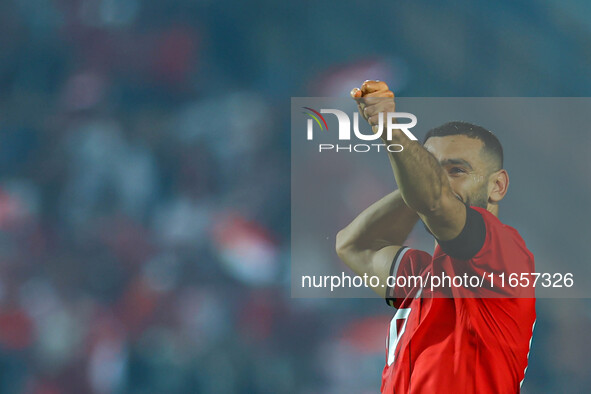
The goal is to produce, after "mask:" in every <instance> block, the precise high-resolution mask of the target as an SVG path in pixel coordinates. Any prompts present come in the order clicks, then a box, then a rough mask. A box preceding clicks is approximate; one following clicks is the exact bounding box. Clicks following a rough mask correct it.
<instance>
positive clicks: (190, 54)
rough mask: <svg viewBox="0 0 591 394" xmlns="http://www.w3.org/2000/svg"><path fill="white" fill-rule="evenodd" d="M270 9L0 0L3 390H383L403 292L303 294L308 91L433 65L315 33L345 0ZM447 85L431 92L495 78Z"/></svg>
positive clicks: (177, 1)
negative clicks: (295, 251) (300, 248)
mask: <svg viewBox="0 0 591 394" xmlns="http://www.w3.org/2000/svg"><path fill="white" fill-rule="evenodd" d="M253 3H254V4H248V3H246V2H239V1H229V0H227V1H220V2H214V1H206V0H200V1H185V0H174V1H167V2H158V1H155V0H59V1H51V0H10V1H4V2H0V48H1V49H2V50H1V51H0V393H35V394H62V393H100V394H102V393H167V394H170V393H295V392H301V393H344V392H350V393H361V392H367V393H370V392H376V390H377V386H378V385H379V378H380V372H381V368H382V367H383V361H384V344H383V340H384V333H385V327H386V324H387V322H388V321H389V320H390V311H389V310H388V309H387V308H386V307H385V304H383V303H381V302H379V301H376V300H373V301H372V300H339V301H338V302H337V301H336V300H298V299H291V298H290V293H289V283H290V282H289V224H290V223H289V215H290V206H289V195H290V190H289V175H288V174H289V168H290V167H289V159H288V158H289V142H288V141H289V110H288V108H289V100H288V97H289V96H295V95H338V94H342V93H343V92H346V91H347V90H348V89H349V88H350V86H351V83H350V82H352V83H356V82H358V81H359V80H363V79H366V75H367V74H371V73H374V74H378V75H382V76H385V77H386V78H388V77H389V78H391V79H393V80H395V84H396V85H397V86H399V87H400V88H404V87H405V86H407V84H406V81H407V80H409V78H410V77H408V76H407V74H408V72H409V71H408V70H409V69H411V68H413V69H414V67H419V68H418V69H419V70H421V68H420V67H421V66H420V65H421V64H422V65H423V69H422V70H425V68H424V67H425V64H426V63H428V59H427V58H425V59H422V58H421V57H420V56H419V54H418V53H417V52H408V55H407V57H404V56H402V58H398V57H389V56H384V57H383V58H372V59H371V60H370V61H363V62H359V61H354V60H355V58H356V57H358V56H359V55H363V54H366V53H374V54H375V52H376V51H378V50H380V48H379V47H377V46H376V44H375V43H374V44H371V45H369V47H368V46H367V45H365V43H364V41H363V40H362V39H360V38H356V36H355V34H353V33H349V35H348V36H345V38H346V39H348V40H350V41H349V44H350V45H346V42H345V41H346V40H342V41H340V42H338V43H337V42H334V43H331V41H329V40H327V39H326V38H325V37H322V36H320V35H319V36H320V37H321V38H320V39H319V41H318V43H317V44H318V45H314V46H307V45H306V44H305V42H303V41H305V40H298V39H296V38H297V37H296V36H297V33H296V32H302V34H303V35H304V36H303V37H304V38H306V37H308V38H312V39H313V38H314V37H315V34H319V33H321V32H322V30H318V29H319V27H318V26H319V25H318V23H316V22H317V21H318V20H319V18H322V17H321V16H320V15H322V14H323V15H325V16H326V15H327V14H326V12H328V11H329V10H331V9H330V7H329V6H322V5H321V6H320V8H319V9H318V10H317V11H318V12H319V13H320V14H318V13H315V12H311V11H310V10H303V9H302V8H300V7H299V6H298V5H297V4H287V3H286V4H279V3H277V4H276V3H273V2H270V1H258V2H253ZM423 3H426V4H429V3H431V2H429V1H426V2H423ZM305 4H306V6H307V7H315V6H314V5H313V4H314V3H307V2H306V3H305ZM343 4H344V6H345V7H346V8H345V10H344V11H343V10H341V11H335V12H337V14H336V17H335V19H325V22H327V23H328V25H327V26H324V27H323V28H324V29H325V33H326V34H341V33H342V30H343V28H341V27H340V25H341V24H343V25H344V26H345V27H346V26H347V25H350V22H352V21H353V20H354V18H352V17H347V18H349V19H343V20H342V21H339V19H338V16H339V15H340V13H341V12H342V13H343V15H342V17H343V18H345V14H344V13H345V12H346V11H347V10H348V11H347V12H348V13H352V12H353V11H354V10H355V7H354V5H353V2H351V1H346V2H344V3H343ZM501 4H506V2H501ZM347 7H348V8H347ZM474 7H476V6H474ZM482 7H485V6H484V5H482ZM271 8H272V9H271ZM261 10H267V11H268V12H269V15H268V16H267V17H265V18H259V17H260V16H261V15H260V13H261V12H262V11H261ZM417 11H418V10H417V8H416V6H412V5H406V9H405V12H406V15H407V16H412V15H414V14H413V13H415V12H417ZM331 12H332V11H331ZM364 12H365V11H363V10H362V11H360V14H359V16H360V17H363V15H364ZM433 12H435V11H433ZM434 15H435V14H428V15H426V16H427V17H431V18H434ZM467 15H468V14H466V13H465V12H463V13H462V12H460V13H459V14H457V15H456V16H455V17H454V18H459V19H458V20H463V18H467ZM454 18H452V17H451V16H450V17H449V19H450V20H455V19H454ZM337 22H338V23H337ZM401 22H402V20H401ZM337 25H338V26H337ZM536 26H538V25H537V24H536V25H535V26H534V27H531V29H533V30H532V31H534V32H535V29H537V27H536ZM312 27H314V29H316V30H312V31H311V32H310V31H307V28H310V29H312ZM403 28H404V27H401V29H403ZM513 28H514V29H515V28H516V27H515V26H513ZM331 29H335V30H336V32H332V33H330V32H331ZM380 29H383V26H382V27H380V26H376V30H378V31H380ZM526 29H527V28H526ZM527 31H529V30H527ZM452 33H454V32H452ZM292 34H293V36H292ZM454 34H456V35H458V37H459V36H461V34H462V33H461V32H455V33H454ZM333 37H334V36H333ZM292 39H293V40H292ZM417 39H418V38H416V37H415V38H414V40H417ZM472 39H474V38H472ZM391 40H393V38H392V39H391ZM462 45H464V46H466V47H467V48H468V49H469V48H470V43H468V44H466V43H464V44H462ZM496 49H497V51H499V50H501V49H502V48H501V49H499V47H498V46H497V47H496ZM364 51H365V52H364ZM400 51H401V52H402V53H404V47H403V48H402V49H400ZM581 53H583V52H581ZM460 57H461V56H460ZM306 59H311V60H310V61H306ZM313 59H315V60H313ZM458 59H459V58H458ZM339 64H340V65H341V66H338V65H339ZM528 64H529V63H527V64H525V65H523V64H521V66H523V67H527V66H528ZM343 65H344V66H343ZM461 65H462V67H468V66H467V65H466V64H465V62H463V63H461ZM545 67H548V65H545ZM450 70H451V69H450ZM450 72H456V71H450ZM543 72H544V71H543V70H542V71H541V73H543ZM576 72H577V70H573V73H574V74H573V73H571V75H574V77H576V75H577V74H576ZM515 75H519V70H517V71H515ZM446 77H448V76H446V75H445V73H443V76H441V78H443V79H445V78H446ZM495 77H496V78H498V79H500V78H501V77H500V73H498V74H495ZM574 77H573V78H574ZM435 78H440V77H439V76H435V74H431V73H426V74H425V78H418V79H417V85H416V86H418V87H417V88H416V89H417V90H416V91H415V93H419V94H433V95H436V94H440V93H441V92H447V93H446V94H447V95H454V94H466V93H468V92H472V93H471V94H494V93H495V92H494V91H492V92H491V91H484V90H481V91H471V90H470V86H469V85H468V84H462V85H458V86H459V88H458V90H455V91H450V90H446V84H445V83H444V82H441V81H438V80H436V79H435ZM474 78H475V77H474ZM515 78H516V80H517V79H518V78H517V77H515ZM443 79H442V81H443ZM319 80H322V81H324V82H323V83H322V84H320V86H319V84H318V83H317V81H319ZM410 80H411V81H412V78H410ZM503 81H506V79H503ZM429 83H432V84H433V86H439V88H433V89H432V90H429V88H428V86H429V85H428V84H429ZM585 84H586V85H585ZM318 86H319V87H318ZM494 86H497V87H498V86H499V85H498V84H497V85H494ZM535 86H537V85H535ZM577 86H578V87H577V88H578V89H584V88H585V86H590V85H589V78H587V79H586V80H585V81H583V82H581V84H579V85H577ZM343 89H344V90H343ZM409 89H410V88H407V92H409V93H413V91H412V90H409ZM499 89H502V86H500V88H499ZM572 93H573V92H572V91H570V90H568V89H566V90H565V91H564V93H563V94H564V95H567V94H572ZM527 94H536V92H535V91H534V92H531V91H528V92H524V95H527ZM540 318H541V319H542V320H543V319H545V318H546V319H549V318H548V317H545V316H544V312H543V311H542V312H541V316H540ZM539 324H540V323H539ZM577 324H578V325H576V327H575V328H573V327H572V326H571V325H569V329H570V330H571V333H572V334H573V335H579V334H580V335H583V334H582V333H583V332H587V331H588V328H589V319H588V317H587V318H586V319H585V320H581V321H579V322H578V323H577ZM572 330H575V331H572ZM579 331H580V332H579ZM577 333H578V334H577ZM548 335H549V334H548ZM540 342H541V343H543V340H540ZM539 346H540V347H542V345H539ZM583 348H584V347H583ZM542 349H545V348H543V347H542ZM541 351H542V350H540V352H541ZM543 351H548V349H545V350H543ZM570 351H571V352H573V353H574V354H575V357H579V359H582V358H583V357H584V356H585V354H584V353H581V350H578V349H577V348H571V349H570ZM577 355H578V356H577ZM563 357H564V356H563ZM579 359H575V361H572V359H571V358H569V359H568V360H569V361H565V362H570V363H572V365H569V366H567V367H565V368H566V371H567V372H568V373H566V377H565V378H564V379H563V381H564V380H568V381H570V382H571V383H570V384H572V385H573V386H572V387H585V385H586V384H588V383H589V377H586V374H585V370H584V368H583V369H582V370H581V369H580V368H579V365H580V364H579V361H578V360H579ZM550 363H552V359H551V358H550V361H545V360H541V361H538V364H537V365H538V367H537V369H533V371H532V375H528V379H531V380H532V382H533V383H532V387H543V386H544V385H546V386H547V387H554V386H552V385H553V384H558V383H553V382H554V381H550V380H549V379H550V377H548V376H549V375H545V372H546V371H547V370H550V369H551V368H552V366H551V364H550ZM558 372H564V371H558ZM526 382H527V379H526ZM561 384H562V383H561ZM526 385H527V384H526ZM531 392H541V391H535V389H534V390H533V391H531ZM554 392H558V391H554ZM563 392H568V391H563Z"/></svg>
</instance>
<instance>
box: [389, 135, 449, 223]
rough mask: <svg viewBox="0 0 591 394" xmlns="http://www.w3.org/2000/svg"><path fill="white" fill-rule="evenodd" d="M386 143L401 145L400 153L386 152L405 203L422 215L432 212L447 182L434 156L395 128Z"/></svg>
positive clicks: (447, 186) (446, 189)
mask: <svg viewBox="0 0 591 394" xmlns="http://www.w3.org/2000/svg"><path fill="white" fill-rule="evenodd" d="M386 143H387V144H400V145H402V146H403V147H404V149H403V150H402V152H398V153H393V152H389V153H388V155H389V159H390V163H391V164H392V169H393V171H394V176H395V177H396V183H397V184H398V187H399V189H400V192H401V194H402V198H403V199H404V201H405V202H406V204H407V205H408V206H409V207H411V208H412V209H413V210H415V211H416V212H418V213H422V214H429V213H430V212H433V211H435V210H436V209H437V208H438V204H439V203H440V201H441V196H442V194H443V193H444V192H447V191H449V182H448V180H447V178H446V175H445V173H444V172H443V169H442V168H441V166H440V165H439V163H438V162H437V160H436V159H435V157H433V155H432V154H430V153H429V152H428V151H427V150H426V149H425V148H423V146H422V145H421V144H419V143H418V142H417V141H412V140H410V139H409V138H408V137H407V136H406V135H404V134H403V133H402V132H401V131H397V130H395V131H394V132H393V134H392V138H391V139H390V140H388V141H386Z"/></svg>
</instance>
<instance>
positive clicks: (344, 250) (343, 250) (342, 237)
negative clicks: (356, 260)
mask: <svg viewBox="0 0 591 394" xmlns="http://www.w3.org/2000/svg"><path fill="white" fill-rule="evenodd" d="M351 245H352V242H351V238H350V237H348V236H347V233H346V232H345V230H341V231H339V232H338V233H337V236H336V240H335V250H336V252H337V256H339V258H340V259H341V260H345V258H346V256H347V254H348V253H349V251H350V250H351Z"/></svg>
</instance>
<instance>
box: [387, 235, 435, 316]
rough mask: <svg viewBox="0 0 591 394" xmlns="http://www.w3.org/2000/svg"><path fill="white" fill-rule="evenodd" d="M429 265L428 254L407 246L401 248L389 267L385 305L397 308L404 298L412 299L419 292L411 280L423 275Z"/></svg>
mask: <svg viewBox="0 0 591 394" xmlns="http://www.w3.org/2000/svg"><path fill="white" fill-rule="evenodd" d="M430 264H431V255H430V254H429V253H426V252H423V251H421V250H417V249H411V248H409V247H407V246H403V247H401V248H400V249H399V250H398V252H397V253H396V255H395V256H394V259H393V260H392V265H391V267H390V276H389V278H388V284H387V286H388V287H387V289H386V303H387V304H388V305H389V306H391V307H394V308H398V307H399V306H400V304H401V303H402V301H403V300H404V299H405V298H407V297H414V296H415V295H416V293H417V292H418V291H420V287H419V286H418V284H417V283H415V280H413V278H416V277H419V276H422V275H424V273H425V271H426V269H427V268H428V267H429V265H430ZM402 277H404V278H402ZM399 285H402V286H399Z"/></svg>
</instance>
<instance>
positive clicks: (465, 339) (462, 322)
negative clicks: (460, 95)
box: [336, 81, 536, 394]
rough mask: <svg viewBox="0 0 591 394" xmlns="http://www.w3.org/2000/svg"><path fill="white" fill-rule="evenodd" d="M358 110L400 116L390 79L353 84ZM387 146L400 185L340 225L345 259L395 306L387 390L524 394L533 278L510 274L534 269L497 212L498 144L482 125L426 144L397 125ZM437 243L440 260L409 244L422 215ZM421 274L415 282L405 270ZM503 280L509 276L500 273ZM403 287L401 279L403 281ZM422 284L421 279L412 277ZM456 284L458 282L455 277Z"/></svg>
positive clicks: (440, 134) (430, 136) (463, 126)
mask: <svg viewBox="0 0 591 394" xmlns="http://www.w3.org/2000/svg"><path fill="white" fill-rule="evenodd" d="M351 94H352V96H353V98H354V99H355V100H357V102H358V106H359V112H360V113H361V114H362V115H363V116H364V117H365V119H366V120H367V121H368V122H369V124H370V125H371V126H372V127H373V128H374V131H376V130H378V129H377V127H378V124H379V117H380V116H383V115H380V114H383V113H387V112H395V102H394V94H393V93H392V92H391V91H390V90H389V88H388V86H387V85H386V84H385V83H384V82H380V81H366V82H365V83H364V84H363V85H362V86H361V89H353V91H352V92H351ZM385 134H386V133H383V138H384V139H385V142H386V144H391V143H395V144H400V145H402V146H403V147H404V149H403V150H402V152H399V153H391V152H389V153H388V156H389V158H390V162H391V165H392V169H393V171H394V176H395V178H396V182H397V184H398V187H399V189H398V190H396V191H394V192H393V193H391V194H389V195H387V196H386V197H384V198H382V199H381V200H379V201H378V202H376V203H374V204H373V205H371V206H370V207H369V208H367V209H366V210H365V211H363V212H362V213H361V214H360V215H359V216H358V217H357V218H355V219H354V220H353V221H352V222H351V223H350V224H349V225H348V226H347V227H345V228H344V229H343V230H341V231H339V233H338V234H337V240H336V249H337V253H338V255H339V257H340V258H341V259H342V260H343V261H344V262H345V263H346V264H347V265H348V266H349V267H351V269H353V271H355V272H356V273H357V274H358V275H369V276H371V275H373V276H377V277H378V278H379V279H380V284H379V285H378V286H376V287H375V288H373V290H374V291H376V292H377V293H378V294H379V295H380V296H382V297H384V298H385V299H386V301H387V303H388V305H390V306H392V307H395V308H397V311H396V314H395V316H394V318H393V319H392V321H391V323H390V327H389V330H388V337H387V349H386V366H385V367H384V370H383V373H382V388H381V390H382V393H389V394H391V393H491V394H492V393H495V394H499V393H517V392H519V391H520V387H521V384H522V383H523V379H524V376H525V370H526V369H527V362H528V356H529V347H530V344H531V337H532V332H533V326H534V324H535V318H536V313H535V298H534V291H533V288H532V287H530V286H529V285H524V286H523V287H522V286H521V282H520V285H519V286H514V287H511V286H509V285H508V283H507V280H506V279H507V278H508V277H509V276H510V275H517V276H519V275H521V276H523V275H526V277H527V275H529V274H531V273H532V272H534V258H533V255H532V253H531V252H530V251H529V250H528V249H527V247H526V246H525V242H524V241H523V239H522V238H521V236H520V235H519V233H518V232H517V230H515V229H514V228H512V227H510V226H507V225H505V224H503V223H502V222H501V221H500V220H499V219H498V214H499V203H500V201H501V200H502V199H503V197H504V196H505V195H506V193H507V189H508V186H509V176H508V174H507V171H506V170H505V169H503V150H502V147H501V144H500V143H499V141H498V139H497V138H496V137H495V136H494V134H493V133H491V132H490V131H488V130H486V129H484V128H483V127H480V126H477V125H474V124H470V123H466V122H450V123H446V124H444V125H442V126H439V127H437V128H435V129H432V130H430V131H429V132H428V133H427V135H426V138H425V140H424V144H423V145H421V144H420V143H419V142H418V141H413V140H410V139H409V138H408V137H407V136H405V135H404V134H403V133H402V132H400V131H396V130H395V131H394V132H393V134H392V135H391V137H390V138H389V137H388V136H386V135H385ZM419 219H420V220H422V221H423V223H424V224H425V226H426V228H427V230H428V231H429V232H430V233H431V234H432V235H433V237H434V238H435V250H434V252H433V255H430V254H428V253H426V252H423V251H419V250H416V249H411V248H408V247H406V246H403V244H404V242H405V239H406V238H407V236H408V234H409V233H410V231H411V230H412V228H413V226H414V225H415V223H416V222H417V221H418V220H419ZM465 275H467V276H469V277H473V276H477V277H478V278H482V281H481V282H480V286H477V287H476V288H474V287H470V286H468V285H467V284H466V283H463V285H462V286H453V285H451V284H450V285H447V286H441V287H435V288H434V287H433V286H432V285H431V286H429V282H428V280H429V279H431V280H433V279H435V278H436V277H443V276H447V277H450V278H453V277H458V276H460V277H461V276H465ZM411 276H412V277H420V278H422V279H425V282H423V284H422V285H421V286H420V287H411V286H408V285H401V284H400V283H412V281H408V282H403V281H399V280H397V279H399V278H401V277H411ZM501 278H503V279H501ZM397 283H398V285H397ZM415 283H416V282H415ZM450 283H451V281H450Z"/></svg>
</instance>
